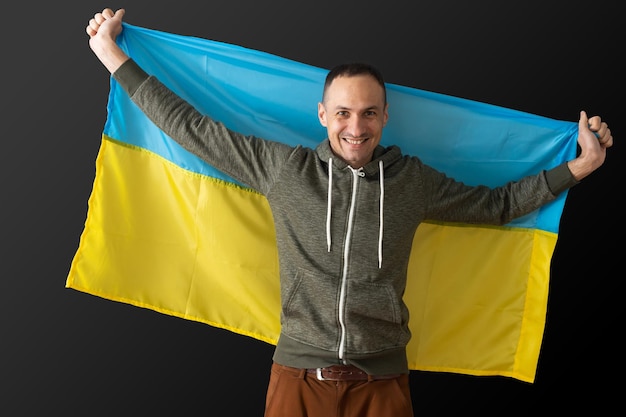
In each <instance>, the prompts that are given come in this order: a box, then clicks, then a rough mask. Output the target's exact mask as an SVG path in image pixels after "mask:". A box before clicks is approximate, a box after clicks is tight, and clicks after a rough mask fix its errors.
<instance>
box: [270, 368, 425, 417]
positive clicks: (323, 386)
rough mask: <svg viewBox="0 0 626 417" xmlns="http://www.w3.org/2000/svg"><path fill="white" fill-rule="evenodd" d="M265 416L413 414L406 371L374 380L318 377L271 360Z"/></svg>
mask: <svg viewBox="0 0 626 417" xmlns="http://www.w3.org/2000/svg"><path fill="white" fill-rule="evenodd" d="M265 417H413V406H412V404H411V392H410V390H409V375H408V374H403V375H401V376H399V377H398V378H393V379H380V380H374V381H320V380H318V379H317V378H316V377H315V374H311V373H307V372H306V370H304V369H296V368H290V367H287V366H282V365H279V364H276V363H274V364H272V369H271V374H270V381H269V385H268V389H267V397H266V401H265Z"/></svg>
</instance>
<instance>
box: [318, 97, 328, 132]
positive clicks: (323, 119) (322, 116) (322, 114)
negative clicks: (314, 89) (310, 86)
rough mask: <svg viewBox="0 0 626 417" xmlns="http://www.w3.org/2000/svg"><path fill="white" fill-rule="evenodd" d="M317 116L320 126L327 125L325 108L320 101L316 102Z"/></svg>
mask: <svg viewBox="0 0 626 417" xmlns="http://www.w3.org/2000/svg"><path fill="white" fill-rule="evenodd" d="M317 118H318V119H319V121H320V123H321V125H322V126H324V127H328V126H326V108H325V107H324V105H323V104H322V103H321V102H320V103H317Z"/></svg>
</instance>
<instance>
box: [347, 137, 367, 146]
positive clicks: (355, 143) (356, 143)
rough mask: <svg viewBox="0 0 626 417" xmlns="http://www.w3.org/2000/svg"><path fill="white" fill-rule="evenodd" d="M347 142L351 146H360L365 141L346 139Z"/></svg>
mask: <svg viewBox="0 0 626 417" xmlns="http://www.w3.org/2000/svg"><path fill="white" fill-rule="evenodd" d="M346 142H348V143H349V144H350V145H358V144H359V143H363V139H361V140H354V139H347V138H346Z"/></svg>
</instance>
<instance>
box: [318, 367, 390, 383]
mask: <svg viewBox="0 0 626 417" xmlns="http://www.w3.org/2000/svg"><path fill="white" fill-rule="evenodd" d="M306 371H307V373H309V374H315V377H316V378H317V379H319V380H320V381H375V380H379V379H393V378H398V377H399V376H401V375H402V374H390V375H368V374H367V373H366V372H365V371H363V370H361V369H359V368H357V367H356V366H354V365H333V366H328V367H326V368H311V369H307V370H306Z"/></svg>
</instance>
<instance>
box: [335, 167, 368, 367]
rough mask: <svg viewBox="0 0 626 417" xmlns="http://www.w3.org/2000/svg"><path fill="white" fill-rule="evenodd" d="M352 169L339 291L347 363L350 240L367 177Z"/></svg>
mask: <svg viewBox="0 0 626 417" xmlns="http://www.w3.org/2000/svg"><path fill="white" fill-rule="evenodd" d="M348 168H350V170H351V171H352V200H351V201H350V211H349V214H348V231H347V232H346V238H345V241H344V244H343V272H342V274H341V289H340V292H339V326H340V327H341V339H340V341H339V352H338V355H339V359H340V360H341V361H342V362H343V363H344V364H346V360H345V358H344V355H345V350H346V317H345V306H346V286H347V280H348V265H349V264H350V249H349V248H350V241H351V240H352V226H353V223H354V211H355V206H356V194H357V187H358V182H357V181H358V179H359V177H361V178H363V177H365V172H363V168H359V169H354V168H352V167H350V166H348Z"/></svg>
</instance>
